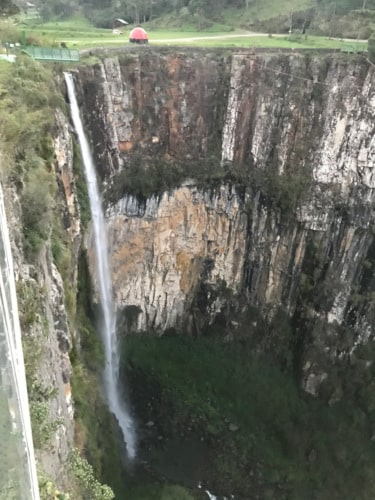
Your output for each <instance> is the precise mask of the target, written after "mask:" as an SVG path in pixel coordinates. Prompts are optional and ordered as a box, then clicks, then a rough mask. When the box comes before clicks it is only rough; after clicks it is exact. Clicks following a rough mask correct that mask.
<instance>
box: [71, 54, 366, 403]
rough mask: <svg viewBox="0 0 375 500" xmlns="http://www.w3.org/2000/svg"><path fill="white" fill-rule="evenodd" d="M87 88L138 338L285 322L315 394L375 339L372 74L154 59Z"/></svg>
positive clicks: (121, 282) (346, 68)
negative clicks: (254, 314) (257, 317)
mask: <svg viewBox="0 0 375 500" xmlns="http://www.w3.org/2000/svg"><path fill="white" fill-rule="evenodd" d="M77 78H78V79H79V81H80V86H81V101H82V106H83V108H84V109H85V110H86V111H85V113H86V121H87V126H88V129H89V130H90V133H91V137H92V141H93V147H94V152H95V156H96V161H97V164H98V168H99V171H100V175H101V177H102V180H103V181H104V183H105V186H106V193H107V201H108V209H107V219H108V224H109V231H110V240H111V251H112V260H113V270H112V272H113V282H114V284H115V297H116V304H117V307H118V309H119V310H122V311H125V317H126V312H128V319H127V323H128V327H132V328H135V329H137V330H145V329H155V330H156V331H159V332H161V331H163V330H165V329H166V328H169V327H178V328H184V327H185V328H187V329H188V330H190V331H202V329H204V328H205V327H207V325H209V324H212V323H214V322H215V321H216V320H217V319H218V317H219V316H220V314H223V313H224V314H226V315H227V316H228V311H229V310H230V311H236V310H237V317H236V321H235V322H232V323H234V324H235V325H236V328H237V331H238V321H240V322H241V319H240V318H241V315H240V314H239V313H240V312H241V311H243V310H244V308H246V307H248V306H252V307H255V308H257V309H258V310H259V311H260V312H261V314H262V316H263V317H264V318H266V319H268V320H269V321H270V320H271V319H272V318H273V317H274V315H275V313H276V312H277V311H278V310H282V311H284V312H285V313H286V314H287V315H288V316H289V318H290V322H291V325H292V328H293V332H294V334H293V340H292V344H293V346H294V347H293V349H294V350H295V353H296V356H297V353H298V364H299V367H300V369H301V377H302V380H303V381H304V386H305V388H306V390H307V391H309V392H310V393H312V394H315V393H316V391H317V387H318V386H319V383H320V382H322V381H323V380H325V379H326V378H327V373H328V372H329V367H330V366H332V364H334V363H336V362H337V360H339V359H343V358H345V359H347V360H349V359H352V358H353V351H354V350H355V348H356V346H358V345H360V344H364V343H366V342H367V341H368V340H369V339H370V338H372V336H373V333H374V332H373V324H374V321H373V320H374V299H373V293H374V278H373V265H374V235H373V224H374V214H373V202H374V187H375V176H374V165H375V139H374V128H375V125H374V123H375V122H374V115H375V84H374V68H373V67H372V66H370V65H369V64H368V63H367V62H366V61H365V60H364V59H363V58H360V57H358V58H350V57H342V56H340V55H339V56H333V55H324V56H322V55H311V54H292V55H290V54H289V55H280V54H272V53H269V54H267V53H264V54H259V55H256V54H251V53H246V52H244V53H233V54H232V55H225V56H224V55H220V54H217V53H215V52H213V53H208V52H204V51H203V52H189V53H184V52H179V53H178V52H174V53H169V52H168V51H166V52H165V53H155V52H152V51H145V52H137V53H136V54H133V53H125V54H123V55H121V56H119V57H113V58H106V59H103V62H102V63H100V64H96V65H94V66H93V67H85V68H81V69H80V71H79V74H78V76H77ZM155 165H157V166H158V168H157V169H156V170H157V175H156V176H155ZM160 165H161V167H160ZM171 171H173V173H174V177H173V179H172V180H171V179H169V178H168V175H169V173H168V172H171ZM158 176H159V177H158ZM137 180H138V181H137ZM186 180H187V182H186ZM137 182H138V184H137ZM142 183H143V184H144V185H145V186H146V188H145V190H144V193H142V189H141V188H140V187H139V186H140V185H141V184H142ZM173 186H174V187H173ZM152 192H153V193H154V195H153V196H148V195H149V194H150V193H152ZM135 195H137V196H136V197H135ZM228 308H229V309H228ZM130 312H132V314H131V321H130V320H129V314H130ZM232 319H233V318H232ZM229 320H230V317H229V316H228V321H227V323H226V328H227V330H228V331H231V330H234V327H233V325H232V326H231V323H230V321H229ZM129 321H130V323H129ZM255 323H256V322H255ZM254 328H255V327H254ZM255 329H256V328H255ZM248 330H249V331H248V334H253V333H254V332H252V328H251V326H249V328H248ZM232 333H233V334H236V331H235V330H234V331H233V332H232ZM259 342H260V343H262V342H264V339H263V340H262V339H260V340H259ZM275 342H276V343H277V340H276V341H275Z"/></svg>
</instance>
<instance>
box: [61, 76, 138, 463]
mask: <svg viewBox="0 0 375 500" xmlns="http://www.w3.org/2000/svg"><path fill="white" fill-rule="evenodd" d="M64 75H65V81H66V86H67V89H68V96H69V101H70V109H71V116H72V120H73V124H74V127H75V130H76V133H77V136H78V141H79V144H80V148H81V153H82V159H83V164H84V171H85V177H86V182H87V186H88V192H89V198H90V208H91V216H92V222H93V228H94V240H95V251H96V271H97V278H98V285H99V293H100V300H101V306H102V312H103V324H102V328H101V330H102V331H101V334H102V338H103V342H104V350H105V369H104V387H105V391H106V396H107V400H108V406H109V409H110V411H111V412H112V413H113V414H114V415H115V417H116V418H117V420H118V423H119V425H120V428H121V430H122V432H123V435H124V440H125V444H126V448H127V453H128V456H129V458H134V457H135V431H134V424H133V421H132V419H131V417H130V414H129V412H128V410H127V408H126V406H125V402H124V401H123V400H122V399H121V393H120V386H119V362H120V360H119V352H118V345H117V336H116V314H115V308H114V304H113V299H112V283H111V276H110V270H109V262H108V244H107V234H106V225H105V219H104V214H103V209H102V203H101V199H100V196H99V190H98V185H97V180H96V171H95V165H94V161H93V158H92V155H91V151H90V147H89V142H88V140H87V138H86V135H85V132H84V129H83V124H82V120H81V117H80V113H79V107H78V103H77V98H76V95H75V89H74V80H73V77H72V75H71V74H70V73H64Z"/></svg>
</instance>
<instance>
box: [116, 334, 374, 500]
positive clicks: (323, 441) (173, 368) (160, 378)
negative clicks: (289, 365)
mask: <svg viewBox="0 0 375 500" xmlns="http://www.w3.org/2000/svg"><path fill="white" fill-rule="evenodd" d="M124 353H125V357H126V360H127V363H128V365H129V367H128V369H127V376H128V377H129V378H130V379H131V380H132V384H135V383H136V382H137V381H138V382H139V385H138V386H137V387H136V388H135V389H134V393H137V394H134V400H135V401H138V404H139V405H140V407H142V401H141V402H139V401H140V400H142V399H143V398H144V399H145V403H144V406H143V410H144V411H146V415H144V418H145V419H151V420H152V421H153V422H155V425H156V426H158V429H157V435H159V434H161V435H162V436H164V439H166V440H167V441H169V440H171V439H172V440H173V439H175V438H176V437H179V436H181V435H184V436H185V439H186V440H189V441H194V439H195V438H196V441H198V442H202V440H203V441H204V442H205V443H208V445H209V450H210V451H209V452H208V459H207V460H206V461H205V466H204V467H203V468H202V469H201V471H200V473H201V477H202V476H204V475H205V479H206V481H208V482H209V484H211V485H212V487H213V489H214V491H216V492H222V493H225V494H226V495H229V494H234V495H235V497H236V498H237V496H238V497H239V498H250V496H249V495H250V494H254V493H255V492H256V493H257V494H258V495H259V498H264V499H267V498H278V499H280V500H281V499H288V500H292V499H296V500H300V499H302V498H304V499H306V500H307V499H317V498H319V499H330V500H334V499H340V500H341V499H342V498H356V499H372V498H374V494H375V485H374V482H373V473H372V464H373V462H374V459H375V445H374V444H373V442H372V440H370V438H371V422H372V417H371V416H370V413H369V406H368V405H367V407H364V406H361V405H360V404H359V403H358V401H357V400H356V399H355V397H354V394H352V395H351V396H350V397H349V396H348V395H347V396H348V397H344V398H343V400H342V401H341V402H336V403H334V404H330V405H328V404H326V403H324V402H322V401H318V400H316V399H314V398H311V397H308V396H307V395H306V394H303V393H302V392H301V391H300V390H299V389H298V387H297V386H296V384H295V382H294V381H293V377H292V375H291V374H290V373H288V372H287V371H285V370H282V369H281V366H280V365H279V366H278V364H277V363H275V362H274V361H272V360H271V359H269V358H268V359H267V357H260V356H259V355H254V351H253V349H252V346H251V344H249V343H248V342H247V341H245V340H244V341H242V342H234V343H231V342H230V343H228V342H223V340H220V339H219V338H216V339H213V338H204V337H203V338H195V339H194V338H191V337H186V336H174V335H172V336H171V335H169V336H168V335H167V336H164V337H162V338H155V337H151V336H150V337H148V336H145V337H140V336H135V337H127V340H126V348H125V351H124ZM139 392H140V393H141V395H140V394H139ZM362 392H363V391H362ZM371 401H372V397H371V396H370V397H369V399H368V402H370V403H371ZM371 405H372V403H371V404H370V406H371ZM145 421H146V422H147V420H145ZM162 446H163V444H160V441H159V442H158V441H157V440H156V442H155V443H154V444H153V447H155V448H157V447H159V448H161V447H162ZM182 450H183V448H182V449H181V453H182V452H185V450H184V451H182ZM177 456H178V455H177Z"/></svg>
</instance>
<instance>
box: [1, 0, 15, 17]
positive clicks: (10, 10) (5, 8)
mask: <svg viewBox="0 0 375 500" xmlns="http://www.w3.org/2000/svg"><path fill="white" fill-rule="evenodd" d="M19 11H20V9H19V8H18V7H17V5H14V3H12V0H0V15H1V16H12V15H14V14H17V13H18V12H19Z"/></svg>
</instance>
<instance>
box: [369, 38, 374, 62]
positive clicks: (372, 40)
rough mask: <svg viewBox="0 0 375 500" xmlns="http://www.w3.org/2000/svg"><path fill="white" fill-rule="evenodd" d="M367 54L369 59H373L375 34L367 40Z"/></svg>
mask: <svg viewBox="0 0 375 500" xmlns="http://www.w3.org/2000/svg"><path fill="white" fill-rule="evenodd" d="M368 54H369V57H370V60H371V61H375V35H373V36H372V37H371V38H369V41H368Z"/></svg>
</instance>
